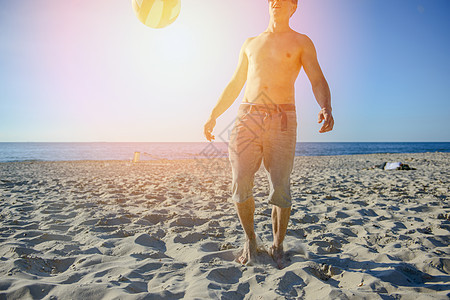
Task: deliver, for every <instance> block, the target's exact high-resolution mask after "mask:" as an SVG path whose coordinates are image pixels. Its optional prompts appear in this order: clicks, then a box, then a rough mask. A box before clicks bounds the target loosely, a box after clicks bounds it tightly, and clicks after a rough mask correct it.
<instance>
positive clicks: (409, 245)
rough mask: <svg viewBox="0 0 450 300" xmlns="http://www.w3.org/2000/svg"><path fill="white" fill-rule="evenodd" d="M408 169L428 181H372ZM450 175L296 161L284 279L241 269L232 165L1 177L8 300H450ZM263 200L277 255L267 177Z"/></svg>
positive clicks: (11, 171) (443, 158) (98, 166)
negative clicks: (306, 253)
mask: <svg viewBox="0 0 450 300" xmlns="http://www.w3.org/2000/svg"><path fill="white" fill-rule="evenodd" d="M396 161H401V162H403V163H406V164H408V165H409V166H410V167H414V168H416V170H388V171H386V170H381V169H376V168H375V169H371V168H370V167H372V166H373V165H379V164H382V163H383V162H396ZM449 162H450V154H449V153H424V154H374V155H351V156H323V157H296V158H295V166H294V171H293V174H292V177H291V178H292V182H291V184H292V196H293V207H292V214H291V220H290V223H289V226H288V232H287V237H286V241H285V250H286V259H287V262H288V265H287V267H285V268H284V269H282V270H279V269H278V268H276V266H275V264H274V263H273V262H272V260H271V258H270V257H269V255H268V254H266V253H262V254H261V255H260V257H259V262H258V263H256V264H254V265H251V266H242V265H240V264H238V263H237V262H235V258H236V256H237V255H239V252H240V251H241V246H242V245H243V231H242V228H241V226H240V225H239V221H238V218H237V216H236V213H235V210H234V205H233V204H232V203H231V202H230V201H229V198H230V183H231V170H230V166H229V164H228V161H227V160H226V159H214V160H180V161H151V162H150V161H149V162H139V163H137V164H132V163H130V162H125V161H79V162H18V163H2V164H0V196H1V201H0V207H1V212H0V223H1V225H0V228H1V234H0V257H1V263H0V298H2V299H4V298H6V299H19V298H20V299H37V298H44V299H82V298H84V299H182V298H185V299H448V297H449V295H450V275H449V272H450V247H449V244H450V234H449V231H450V201H449V186H450V184H449V181H450V176H449V175H450V174H449V173H450V172H449V171H450V167H449ZM254 194H255V199H256V213H255V228H256V233H257V234H258V236H259V237H260V238H261V240H262V243H263V244H264V245H265V246H266V247H268V246H269V245H270V244H271V241H272V236H271V232H272V226H271V219H270V212H271V207H269V206H268V205H267V194H268V186H267V179H266V178H265V173H264V172H263V170H260V171H259V172H258V173H257V175H256V177H255V189H254ZM301 245H304V246H305V247H306V249H307V251H308V255H305V253H304V251H302V247H301Z"/></svg>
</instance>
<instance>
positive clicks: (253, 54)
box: [204, 0, 334, 268]
mask: <svg viewBox="0 0 450 300" xmlns="http://www.w3.org/2000/svg"><path fill="white" fill-rule="evenodd" d="M296 9H297V0H269V14H270V22H269V26H268V27H267V29H266V31H264V32H263V33H261V34H260V35H258V36H257V37H253V38H249V39H247V40H246V41H245V42H244V45H243V46H242V48H241V51H240V54H239V62H238V66H237V69H236V71H235V73H234V75H233V77H232V78H231V81H230V82H229V84H228V85H227V86H226V88H225V90H224V91H223V93H222V95H221V96H220V98H219V100H218V102H217V104H216V106H215V107H214V109H213V111H212V113H211V115H210V117H209V119H208V121H207V122H206V124H205V126H204V134H205V137H206V139H207V140H209V141H211V140H212V139H214V136H213V135H212V130H213V128H214V126H215V125H216V119H217V118H218V117H219V116H220V115H221V114H222V113H224V112H225V111H226V110H227V109H228V108H229V107H230V106H231V104H232V103H233V102H234V101H235V100H236V98H237V97H238V95H239V94H240V92H241V89H242V88H243V86H244V84H245V82H247V86H246V88H245V94H244V99H243V101H242V104H241V105H240V108H239V112H238V118H237V120H236V122H235V126H234V128H233V131H232V133H231V136H230V143H229V154H230V162H231V166H232V170H233V183H232V190H233V197H232V199H233V201H234V202H235V205H236V209H237V214H238V216H239V219H240V222H241V224H242V227H243V229H244V231H245V235H246V242H245V246H244V251H243V253H242V255H241V257H240V258H239V261H240V262H241V263H242V264H246V263H248V262H251V261H252V260H253V259H254V258H255V256H256V254H257V253H256V252H257V244H256V236H255V231H254V212H255V201H254V198H253V195H252V188H253V179H254V174H255V173H256V171H257V170H258V169H259V167H260V165H261V161H263V162H264V167H265V169H266V172H267V174H268V177H269V184H270V195H269V203H270V204H273V207H272V223H273V226H272V230H273V245H272V246H271V248H270V249H269V254H270V255H271V256H272V258H273V259H274V261H275V263H276V264H277V265H278V267H279V268H282V267H283V240H284V237H285V235H286V229H287V225H288V222H289V216H290V212H291V195H290V173H291V171H292V166H293V160H294V155H295V143H296V135H297V121H296V112H295V99H294V97H295V92H294V83H295V80H296V79H297V76H298V74H299V72H300V69H301V67H302V66H303V68H304V70H305V73H306V75H307V76H308V78H309V80H310V82H311V85H312V89H313V92H314V96H315V98H316V101H317V103H318V104H319V105H320V107H321V110H320V112H319V120H318V122H319V123H321V122H322V121H324V123H323V124H322V127H321V128H320V130H319V132H321V133H323V132H327V131H330V130H332V129H333V125H334V120H333V116H332V114H331V96H330V89H329V87H328V83H327V81H326V80H325V77H324V75H323V73H322V70H321V68H320V66H319V63H318V61H317V56H316V50H315V48H314V45H313V43H312V41H311V40H310V39H309V38H308V37H307V36H306V35H303V34H300V33H297V32H295V31H294V30H292V29H291V28H290V27H289V19H290V17H291V16H292V15H293V14H294V12H295V11H296Z"/></svg>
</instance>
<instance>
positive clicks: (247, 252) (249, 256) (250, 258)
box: [238, 238, 257, 265]
mask: <svg viewBox="0 0 450 300" xmlns="http://www.w3.org/2000/svg"><path fill="white" fill-rule="evenodd" d="M256 252H257V245H256V238H253V239H246V241H245V245H244V250H243V251H242V254H241V256H239V258H238V262H240V263H241V264H243V265H247V264H249V263H250V264H251V263H252V262H254V260H255V258H256V254H257V253H256Z"/></svg>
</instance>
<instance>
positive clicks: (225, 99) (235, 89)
mask: <svg viewBox="0 0 450 300" xmlns="http://www.w3.org/2000/svg"><path fill="white" fill-rule="evenodd" d="M249 40H250V39H247V40H246V41H245V42H244V45H242V48H241V51H240V53H239V62H238V66H237V68H236V70H235V72H234V74H233V76H232V77H231V80H230V82H229V83H228V84H227V86H226V87H225V90H224V91H223V92H222V95H220V97H219V100H218V101H217V104H216V106H215V107H214V109H213V110H212V112H211V115H210V116H209V119H208V121H207V122H206V124H205V126H204V134H205V137H206V139H207V140H208V141H211V140H213V139H214V136H213V135H212V130H213V129H214V126H215V125H216V119H217V118H218V117H219V116H220V115H222V114H223V113H224V112H225V111H226V110H227V109H228V108H229V107H230V106H231V104H233V102H234V101H235V100H236V98H237V97H238V96H239V94H240V93H241V90H242V88H243V86H244V84H245V81H246V80H247V70H248V58H247V54H246V53H245V49H246V47H247V44H248V42H249Z"/></svg>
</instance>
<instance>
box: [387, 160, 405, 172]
mask: <svg viewBox="0 0 450 300" xmlns="http://www.w3.org/2000/svg"><path fill="white" fill-rule="evenodd" d="M401 165H402V163H401V162H388V163H386V165H385V166H384V169H385V170H397V168H400V166H401Z"/></svg>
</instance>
